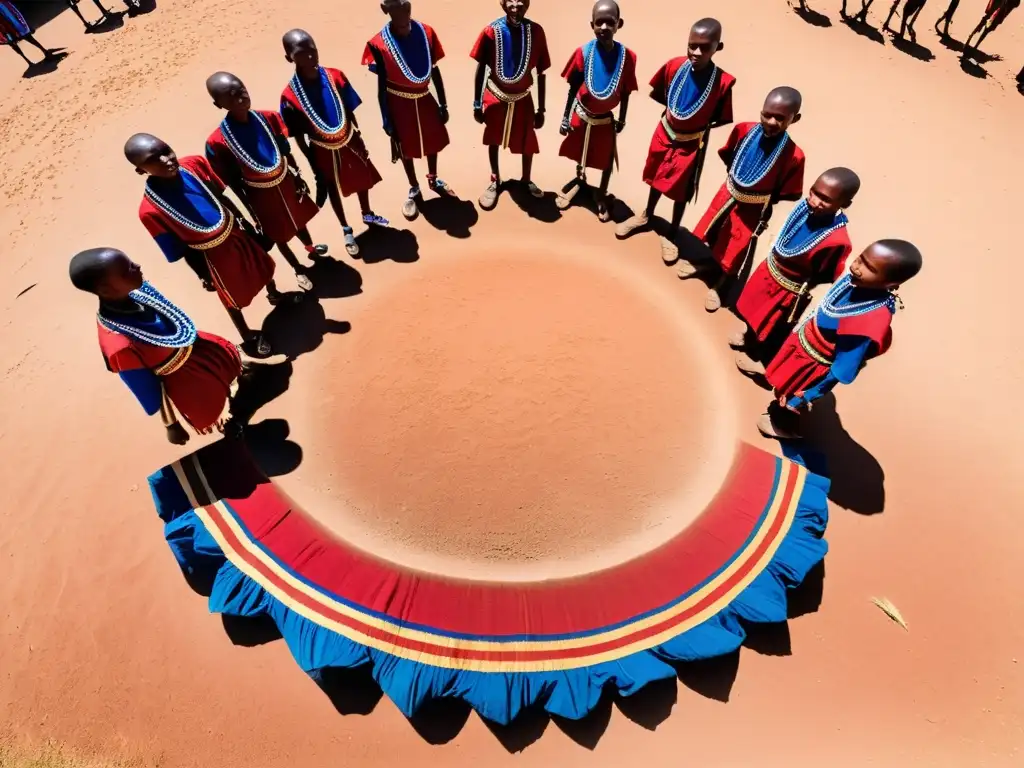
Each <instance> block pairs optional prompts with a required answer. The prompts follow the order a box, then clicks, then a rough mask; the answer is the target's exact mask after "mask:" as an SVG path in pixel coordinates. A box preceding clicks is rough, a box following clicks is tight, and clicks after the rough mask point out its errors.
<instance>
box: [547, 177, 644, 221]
mask: <svg viewBox="0 0 1024 768" xmlns="http://www.w3.org/2000/svg"><path fill="white" fill-rule="evenodd" d="M576 184H577V182H576V180H575V179H574V180H573V181H570V182H569V183H567V184H565V185H564V186H563V187H562V191H563V192H568V191H569V190H570V189H572V188H573V187H574V186H575V185H576ZM608 202H609V204H610V205H609V213H610V214H611V219H610V221H608V222H601V221H600V220H598V224H602V223H606V224H612V225H614V224H621V223H622V222H624V221H626V219H629V218H631V217H632V216H633V209H632V208H630V207H629V205H628V204H627V203H625V202H623V201H622V200H620V199H619V198H617V197H616V196H615V195H614V193H612V192H609V193H608ZM556 208H557V206H556ZM569 208H570V209H572V208H583V209H585V210H587V211H589V212H590V213H592V214H593V215H594V218H595V219H596V218H597V187H594V186H591V185H590V184H586V185H585V186H584V187H583V188H582V189H580V190H579V191H578V192H577V193H576V194H575V195H574V196H573V198H572V203H571V204H570V206H569Z"/></svg>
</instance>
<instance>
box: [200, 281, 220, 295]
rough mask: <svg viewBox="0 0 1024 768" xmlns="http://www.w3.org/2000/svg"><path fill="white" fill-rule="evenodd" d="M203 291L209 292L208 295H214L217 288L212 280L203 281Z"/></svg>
mask: <svg viewBox="0 0 1024 768" xmlns="http://www.w3.org/2000/svg"><path fill="white" fill-rule="evenodd" d="M203 290H206V291H209V292H210V293H216V292H217V286H216V285H214V284H213V280H203Z"/></svg>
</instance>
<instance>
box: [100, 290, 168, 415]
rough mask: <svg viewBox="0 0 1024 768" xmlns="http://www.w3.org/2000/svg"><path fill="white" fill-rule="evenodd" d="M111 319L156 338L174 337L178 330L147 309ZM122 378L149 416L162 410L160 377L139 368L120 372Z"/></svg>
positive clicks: (117, 315) (165, 319)
mask: <svg viewBox="0 0 1024 768" xmlns="http://www.w3.org/2000/svg"><path fill="white" fill-rule="evenodd" d="M111 319H114V320H116V321H117V322H119V323H121V324H122V325H130V326H132V327H134V328H138V329H139V330H141V331H145V332H146V333H152V334H154V335H156V336H173V335H174V334H175V333H176V332H177V329H176V328H175V327H174V324H173V323H172V322H171V321H170V320H168V319H167V318H166V317H164V316H163V315H161V314H159V313H158V312H154V311H153V310H152V309H150V308H148V307H147V308H146V309H145V311H144V312H141V313H139V314H124V315H122V314H120V313H118V314H116V316H114V317H112V318H111ZM117 375H118V376H120V377H121V381H123V382H124V383H125V384H126V385H127V386H128V389H130V390H131V391H132V394H133V395H135V397H136V399H137V400H138V401H139V404H140V405H141V406H142V409H143V410H144V411H145V412H146V414H147V415H149V416H152V415H153V414H155V413H156V412H157V411H159V410H160V401H161V400H162V398H163V393H162V391H161V388H160V377H159V376H157V375H156V374H155V373H153V372H152V371H151V370H149V369H148V368H138V369H136V370H133V371H120V372H118V374H117Z"/></svg>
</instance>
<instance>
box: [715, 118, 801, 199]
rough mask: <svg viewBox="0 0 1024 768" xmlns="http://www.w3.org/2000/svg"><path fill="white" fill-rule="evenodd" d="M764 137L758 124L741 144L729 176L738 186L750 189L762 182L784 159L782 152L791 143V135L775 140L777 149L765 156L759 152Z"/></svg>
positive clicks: (784, 134)
mask: <svg viewBox="0 0 1024 768" xmlns="http://www.w3.org/2000/svg"><path fill="white" fill-rule="evenodd" d="M763 137H764V128H762V127H761V124H760V123H758V124H757V125H755V126H754V127H753V129H751V131H750V132H749V133H748V134H747V135H746V136H744V137H743V141H741V142H740V146H739V149H737V150H736V157H734V158H733V161H732V166H731V167H730V168H729V175H730V176H732V180H733V181H734V182H735V183H736V185H737V186H740V187H746V188H747V189H749V188H750V187H753V186H755V185H757V184H758V183H759V182H761V181H762V180H763V179H764V177H765V176H767V175H768V173H769V171H771V169H772V168H774V167H775V163H776V162H778V160H779V158H780V157H782V151H783V150H784V149H785V148H786V145H787V144H788V143H789V134H788V133H785V132H784V133H783V134H782V136H780V137H777V138H776V139H775V142H776V145H775V148H774V149H773V150H772V151H771V152H770V153H769V154H767V155H763V153H761V152H759V151H758V150H759V149H760V142H761V139H762V138H763Z"/></svg>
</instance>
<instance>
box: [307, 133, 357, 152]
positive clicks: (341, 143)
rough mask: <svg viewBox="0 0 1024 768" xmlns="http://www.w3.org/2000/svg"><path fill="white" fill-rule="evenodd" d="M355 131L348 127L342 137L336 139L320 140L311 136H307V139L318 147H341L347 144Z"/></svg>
mask: <svg viewBox="0 0 1024 768" xmlns="http://www.w3.org/2000/svg"><path fill="white" fill-rule="evenodd" d="M357 133H358V131H356V130H353V129H352V128H349V129H348V130H347V131H346V132H345V136H344V138H342V139H340V140H338V141H321V140H319V139H314V138H313V137H312V136H310V137H309V141H310V143H311V144H315V145H316V146H318V147H323V148H324V149H343V148H345V147H347V146H348V145H349V142H350V141H352V137H353V136H355V135H356V134H357Z"/></svg>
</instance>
